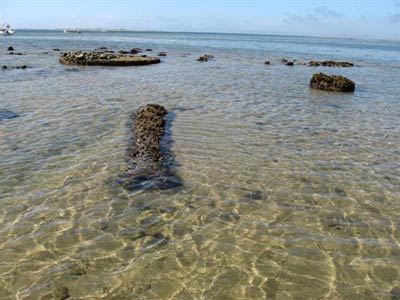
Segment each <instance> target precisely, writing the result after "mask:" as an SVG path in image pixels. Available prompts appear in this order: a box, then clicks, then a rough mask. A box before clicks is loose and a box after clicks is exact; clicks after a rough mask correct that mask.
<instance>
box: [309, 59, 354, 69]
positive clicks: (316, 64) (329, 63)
mask: <svg viewBox="0 0 400 300" xmlns="http://www.w3.org/2000/svg"><path fill="white" fill-rule="evenodd" d="M308 65H309V66H310V67H320V66H322V67H343V68H349V67H354V64H353V63H351V62H347V61H333V60H327V61H310V62H309V64H308Z"/></svg>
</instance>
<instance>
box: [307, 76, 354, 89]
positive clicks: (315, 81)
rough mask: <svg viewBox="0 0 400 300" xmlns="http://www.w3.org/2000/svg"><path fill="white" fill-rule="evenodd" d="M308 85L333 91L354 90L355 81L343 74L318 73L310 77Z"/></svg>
mask: <svg viewBox="0 0 400 300" xmlns="http://www.w3.org/2000/svg"><path fill="white" fill-rule="evenodd" d="M310 87H311V88H313V89H319V90H325V91H333V92H354V90H355V83H354V82H353V81H351V80H350V79H348V78H346V77H343V76H336V75H333V76H329V75H326V74H323V73H318V74H314V75H313V77H312V78H311V81H310Z"/></svg>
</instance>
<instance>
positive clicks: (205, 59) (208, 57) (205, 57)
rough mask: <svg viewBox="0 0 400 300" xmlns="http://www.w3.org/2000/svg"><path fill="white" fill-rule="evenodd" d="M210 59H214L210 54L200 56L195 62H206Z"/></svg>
mask: <svg viewBox="0 0 400 300" xmlns="http://www.w3.org/2000/svg"><path fill="white" fill-rule="evenodd" d="M212 58H214V56H213V55H211V54H204V55H203V56H200V57H199V58H198V59H197V61H200V62H207V61H208V60H209V59H212Z"/></svg>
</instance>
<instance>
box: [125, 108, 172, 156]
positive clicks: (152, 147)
mask: <svg viewBox="0 0 400 300" xmlns="http://www.w3.org/2000/svg"><path fill="white" fill-rule="evenodd" d="M167 114H168V111H167V110H166V109H165V108H164V107H163V106H160V105H158V104H148V105H145V106H142V107H140V108H139V109H138V111H137V113H136V117H135V123H134V126H133V133H134V135H135V148H134V152H133V157H134V159H136V160H143V159H151V160H153V161H159V160H160V158H161V144H160V142H161V139H162V138H163V136H164V134H165V122H166V120H165V116H166V115H167Z"/></svg>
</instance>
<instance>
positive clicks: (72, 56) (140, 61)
mask: <svg viewBox="0 0 400 300" xmlns="http://www.w3.org/2000/svg"><path fill="white" fill-rule="evenodd" d="M59 61H60V63H62V64H67V65H87V66H142V65H150V64H157V63H160V59H159V58H154V57H136V56H129V55H123V54H105V53H97V52H87V53H86V52H81V51H78V52H70V53H64V54H62V55H61V57H60V60H59Z"/></svg>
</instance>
